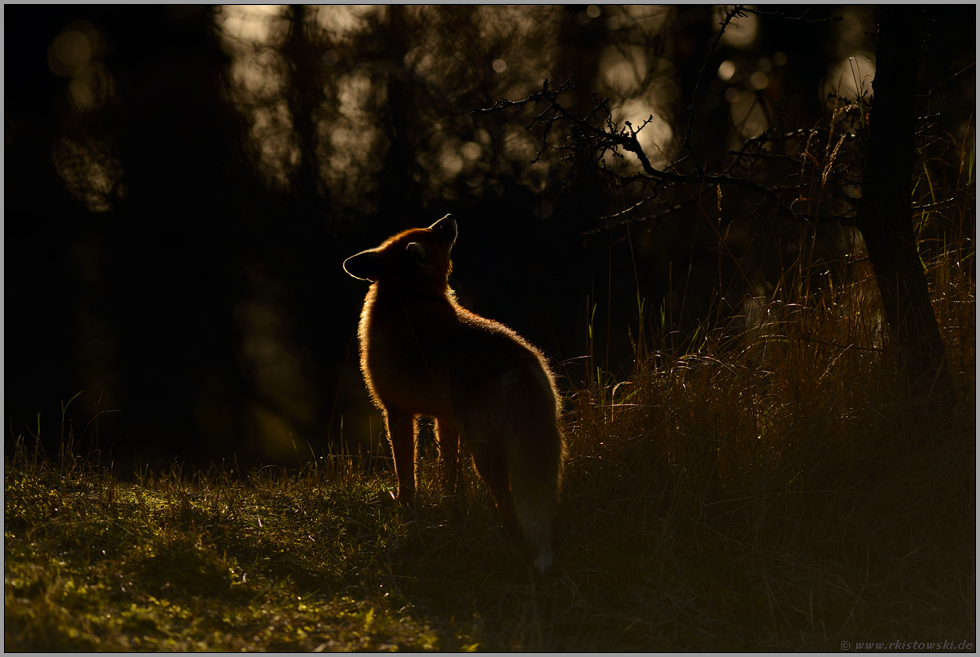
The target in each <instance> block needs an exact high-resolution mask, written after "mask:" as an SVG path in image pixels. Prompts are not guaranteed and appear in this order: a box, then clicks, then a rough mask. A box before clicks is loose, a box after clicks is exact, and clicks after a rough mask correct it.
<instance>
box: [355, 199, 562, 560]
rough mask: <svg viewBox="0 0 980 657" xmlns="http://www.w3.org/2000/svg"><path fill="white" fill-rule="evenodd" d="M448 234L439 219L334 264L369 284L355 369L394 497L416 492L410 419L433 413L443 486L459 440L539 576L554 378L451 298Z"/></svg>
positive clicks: (550, 482)
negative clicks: (386, 459) (378, 417)
mask: <svg viewBox="0 0 980 657" xmlns="http://www.w3.org/2000/svg"><path fill="white" fill-rule="evenodd" d="M456 234H457V232H456V221H455V220H454V219H453V217H452V215H446V216H445V217H443V218H442V219H440V220H439V221H437V222H435V223H434V224H432V225H431V226H429V227H428V228H415V229H412V230H406V231H404V232H401V233H398V234H397V235H395V236H393V237H391V238H389V239H388V240H386V241H385V242H384V243H383V244H381V246H379V247H377V248H374V249H370V250H368V251H362V252H361V253H358V254H357V255H353V256H351V257H350V258H348V259H347V260H345V261H344V270H345V271H346V272H347V273H348V274H350V275H351V276H353V277H354V278H360V279H364V280H368V281H371V287H370V289H369V290H368V293H367V297H366V298H365V300H364V309H363V311H362V312H361V321H360V325H359V327H358V336H359V338H360V343H361V371H362V372H363V373H364V380H365V382H366V383H367V387H368V390H369V391H370V393H371V397H372V400H373V401H374V403H375V405H376V406H377V407H378V409H379V410H380V411H381V412H382V414H383V415H384V419H385V426H386V428H387V430H388V438H389V439H390V440H391V450H392V453H393V455H394V460H395V474H396V476H397V478H398V500H399V502H403V503H407V502H411V501H412V499H413V497H414V495H415V439H416V420H415V418H416V417H417V416H425V417H433V418H435V421H436V435H437V438H438V443H439V458H440V461H441V462H442V464H443V466H444V472H445V478H446V481H447V484H448V486H449V487H450V488H451V489H453V490H454V489H455V485H456V477H457V470H456V461H457V458H458V450H459V440H460V438H462V441H463V444H464V445H465V446H466V447H467V449H468V450H469V452H470V453H471V454H472V456H473V462H474V464H475V465H476V469H477V472H478V473H479V474H480V476H481V477H482V478H483V481H484V482H485V483H486V485H487V487H488V488H489V489H490V492H491V493H492V494H493V498H494V501H495V502H496V506H497V511H498V513H499V514H500V519H501V521H502V523H503V525H504V528H505V529H506V530H507V533H508V534H509V535H510V536H511V538H512V539H513V540H514V541H515V543H516V544H517V545H522V543H523V544H524V545H526V546H527V547H529V548H531V550H532V551H534V553H535V556H536V559H537V565H538V568H539V569H540V570H541V571H542V572H543V571H545V570H547V569H548V568H549V567H550V566H551V563H552V547H551V529H552V523H553V519H554V516H555V511H556V508H557V506H558V491H559V486H560V480H561V474H562V462H563V459H564V445H563V442H562V435H561V431H560V429H559V427H558V415H559V409H558V392H557V389H556V388H555V379H554V375H553V374H552V372H551V370H550V369H549V367H548V364H547V362H546V361H545V358H544V356H543V355H542V354H541V352H540V351H538V350H537V349H535V348H534V347H532V346H531V345H530V344H528V343H527V342H526V341H525V340H524V339H523V338H521V337H520V336H519V335H517V333H515V332H514V331H512V330H511V329H509V328H507V327H506V326H504V325H503V324H500V323H499V322H495V321H493V320H490V319H485V318H483V317H480V316H479V315H476V314H474V313H471V312H469V311H468V310H466V309H464V308H462V307H461V306H460V305H459V304H458V303H457V302H456V298H455V295H454V294H453V291H452V289H450V287H449V273H450V271H451V270H452V262H451V261H450V257H449V252H450V251H451V250H452V248H453V245H454V244H455V242H456Z"/></svg>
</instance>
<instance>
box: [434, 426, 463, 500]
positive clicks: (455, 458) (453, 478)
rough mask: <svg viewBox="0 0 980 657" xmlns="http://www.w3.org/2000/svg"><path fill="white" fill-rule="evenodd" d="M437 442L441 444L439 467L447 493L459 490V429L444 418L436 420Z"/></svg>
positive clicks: (450, 493)
mask: <svg viewBox="0 0 980 657" xmlns="http://www.w3.org/2000/svg"><path fill="white" fill-rule="evenodd" d="M436 440H437V442H438V443H439V465H440V467H441V468H442V477H443V485H444V486H445V490H446V493H448V494H449V495H455V494H456V493H457V492H458V490H459V429H457V428H456V425H455V423H453V422H451V421H450V420H448V419H446V418H444V417H437V418H436Z"/></svg>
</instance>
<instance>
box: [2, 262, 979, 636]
mask: <svg viewBox="0 0 980 657" xmlns="http://www.w3.org/2000/svg"><path fill="white" fill-rule="evenodd" d="M971 257H972V252H971V253H967V254H965V255H964V254H963V253H960V254H959V255H958V256H957V254H956V253H952V252H950V251H947V252H946V253H944V255H942V256H940V259H939V260H938V261H936V262H935V263H932V264H931V270H932V271H933V272H936V275H934V276H933V294H934V298H935V300H936V301H935V303H936V310H937V313H938V315H939V317H940V323H941V325H942V326H944V327H945V329H944V330H945V338H946V341H947V345H948V347H949V351H950V363H951V366H952V370H953V371H954V373H955V374H954V375H955V386H956V388H957V390H958V393H959V405H958V408H957V410H956V411H943V410H942V408H943V406H942V405H941V404H942V403H943V402H942V400H938V401H936V402H935V404H934V405H933V406H929V404H933V402H932V401H930V402H927V403H926V405H925V406H920V407H915V406H912V405H909V404H908V403H906V402H903V401H902V399H903V398H902V395H901V391H900V390H897V389H896V388H895V386H894V384H893V382H894V381H895V380H896V379H897V377H895V376H894V371H893V368H892V364H891V362H890V360H889V358H888V356H887V353H888V351H887V349H883V348H882V345H883V343H882V340H884V339H886V338H885V337H883V333H882V329H881V324H880V320H879V317H880V313H876V312H875V311H874V302H873V299H872V297H874V294H873V293H872V292H871V290H873V287H872V285H871V282H870V279H869V278H868V277H867V272H865V273H864V274H863V278H861V277H860V276H858V277H856V278H855V281H854V282H851V283H849V284H847V285H838V286H836V287H835V289H836V290H837V291H836V292H834V293H833V294H829V295H826V294H824V295H814V296H812V297H811V296H808V295H806V294H801V297H800V298H801V302H800V303H799V304H796V305H793V306H778V305H772V306H770V307H768V308H767V309H765V311H766V312H765V313H764V315H763V316H764V317H765V320H764V321H762V322H761V323H760V324H758V325H757V326H756V327H755V328H753V329H752V330H749V331H747V332H745V333H743V334H741V335H740V336H739V337H738V338H737V339H734V340H732V339H728V340H722V339H721V338H719V337H716V336H709V337H707V338H706V339H705V341H704V342H703V343H702V344H699V345H697V346H698V349H697V351H696V352H694V353H690V354H689V355H686V356H683V357H675V358H667V357H664V356H663V355H662V354H654V355H652V356H649V357H647V356H645V355H644V354H642V353H641V354H638V361H639V362H638V365H637V368H636V373H635V375H634V377H633V378H632V379H631V380H630V381H629V383H628V384H623V385H615V382H612V381H603V380H601V377H597V380H596V381H594V382H593V383H592V384H591V385H590V386H589V387H588V389H586V390H582V391H579V392H577V393H575V394H574V395H572V396H571V398H570V400H569V404H568V405H567V407H566V408H568V409H571V410H570V412H569V413H568V416H567V434H568V439H569V456H570V458H569V462H568V467H567V473H566V481H565V486H564V495H563V506H562V510H561V513H560V516H559V519H558V526H557V536H558V545H557V555H556V557H557V558H556V565H555V567H554V568H553V570H552V571H550V572H549V573H547V574H545V575H543V576H542V575H539V574H537V573H533V572H531V571H530V570H528V569H527V568H526V567H525V566H524V565H523V564H522V563H521V562H520V561H519V559H518V558H517V556H516V555H515V554H514V552H513V550H512V549H511V548H510V546H509V544H508V543H507V541H506V539H505V538H504V537H503V536H502V535H501V533H500V531H499V530H498V528H497V524H496V519H495V517H494V514H493V511H492V509H491V507H490V505H489V503H488V500H487V497H486V495H485V491H484V490H483V489H482V486H481V484H480V483H479V482H478V481H477V480H476V478H475V477H474V476H473V475H472V473H470V474H469V477H468V482H469V485H468V492H467V494H466V495H465V496H464V498H463V499H462V500H461V501H459V502H452V501H449V500H443V499H440V497H441V494H440V491H439V488H438V486H437V485H435V484H433V482H432V480H433V472H434V468H433V467H432V465H431V459H430V462H429V463H428V464H423V466H422V468H421V476H422V482H421V488H420V502H419V504H418V507H417V508H416V509H414V510H410V509H400V508H398V507H396V506H394V505H393V504H391V503H390V495H389V492H390V488H391V483H392V477H391V475H390V473H387V474H380V475H375V474H365V473H364V472H363V471H362V470H361V469H360V468H358V467H356V465H355V464H352V463H351V462H350V461H348V460H346V459H344V458H334V457H324V458H321V459H319V460H318V461H317V463H316V464H312V465H311V466H310V467H308V468H306V469H305V470H303V471H301V472H289V473H284V472H281V471H278V470H275V469H263V470H259V471H255V472H252V473H247V474H242V473H239V472H234V471H231V470H228V471H224V470H220V469H215V470H213V471H212V472H209V473H203V474H202V473H198V474H194V475H186V474H185V475H181V473H179V472H172V473H169V474H165V475H159V476H157V477H155V478H146V479H144V480H143V481H142V482H141V483H139V484H124V483H120V482H119V481H116V480H115V479H114V478H113V477H112V476H111V475H109V474H108V473H106V472H105V471H104V470H101V469H100V468H99V467H97V466H96V465H94V464H92V463H88V462H86V461H84V460H80V459H76V458H74V457H71V456H70V455H69V456H62V457H61V458H59V459H56V460H55V461H54V462H52V461H48V460H45V459H42V458H39V457H37V456H36V455H35V454H33V453H31V450H30V449H29V448H28V447H26V446H25V443H24V441H21V442H20V449H19V450H18V452H17V455H16V456H15V457H13V458H11V459H8V460H7V461H6V462H5V465H4V476H5V481H4V491H5V504H4V518H5V527H4V550H5V563H4V616H5V618H4V620H5V625H4V647H5V649H6V650H127V649H128V650H133V649H136V650H146V649H149V650H158V649H163V650H199V649H206V650H240V649H263V650H315V649H324V650H326V649H329V650H336V649H356V650H386V649H396V648H397V649H410V650H428V649H436V650H468V649H480V650H507V649H531V650H559V651H560V650H749V649H750V650H837V649H839V646H840V644H841V642H842V641H850V642H851V644H852V646H853V645H854V644H856V643H857V642H863V641H882V642H886V643H887V642H891V641H945V640H950V641H954V642H955V643H957V644H958V643H959V642H960V641H971V642H973V644H974V645H975V642H976V626H975V613H976V587H975V583H976V573H975V531H976V529H975V528H976V523H975V513H976V511H975V509H976V496H975V435H976V419H975V412H976V405H975V392H976V391H975V371H976V370H975V341H976V325H975V321H976V306H975V299H974V294H975V284H974V283H973V282H972V280H971V279H970V275H969V272H968V270H969V267H964V266H963V263H965V262H967V260H968V259H969V258H971ZM940 274H941V275H940ZM869 299H870V300H869ZM937 409H939V410H937Z"/></svg>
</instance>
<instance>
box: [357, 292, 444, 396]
mask: <svg viewBox="0 0 980 657" xmlns="http://www.w3.org/2000/svg"><path fill="white" fill-rule="evenodd" d="M447 305H448V304H447ZM455 318H456V315H455V311H453V309H452V307H451V306H449V307H448V308H446V307H440V305H439V304H433V303H429V304H414V305H413V304H408V303H404V302H401V301H400V300H398V299H393V300H386V299H381V300H378V299H371V298H369V299H368V300H367V302H366V303H365V307H364V312H363V313H362V315H361V325H360V330H359V333H360V339H361V362H362V366H363V367H364V369H365V370H366V372H365V373H366V374H368V376H369V377H370V380H371V384H372V387H373V388H374V389H375V392H376V393H377V394H379V395H381V396H382V397H384V396H386V395H385V393H386V392H387V391H390V390H396V389H397V390H398V391H400V394H406V392H407V391H410V390H412V389H417V390H418V391H419V392H423V391H424V390H425V389H427V388H430V387H431V386H433V385H437V384H438V383H439V381H440V380H441V379H443V378H445V375H446V372H447V370H448V368H449V366H450V364H451V362H452V361H453V354H454V352H455V349H456V342H457V340H456V339H455V337H456V333H457V331H456V330H455V329H456V328H457V327H455V326H454V323H455Z"/></svg>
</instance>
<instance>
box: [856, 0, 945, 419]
mask: <svg viewBox="0 0 980 657" xmlns="http://www.w3.org/2000/svg"><path fill="white" fill-rule="evenodd" d="M921 21H922V12H921V10H920V9H918V8H916V7H913V6H911V5H890V6H887V7H882V8H881V9H880V11H879V18H878V44H877V49H876V52H877V73H876V74H875V79H874V98H873V105H872V109H871V117H870V123H871V134H870V139H869V144H868V164H867V170H866V174H865V182H864V198H863V202H862V216H861V218H860V224H859V225H860V228H861V232H862V234H863V235H864V241H865V243H866V244H867V247H868V256H869V258H870V260H871V264H872V266H873V267H874V272H875V278H876V280H877V283H878V290H879V291H880V293H881V299H882V302H883V304H884V310H885V316H886V318H887V320H888V326H889V329H890V331H891V337H892V340H893V343H894V345H895V346H896V348H897V350H898V358H899V365H900V367H901V368H902V371H903V373H904V375H905V383H906V384H907V387H908V390H909V392H910V394H911V396H912V399H913V400H923V399H926V398H927V397H928V398H935V397H936V396H937V395H938V396H942V397H945V393H948V392H949V391H950V389H951V383H950V378H949V371H948V368H947V364H946V359H945V348H944V346H943V341H942V336H941V335H940V333H939V325H938V323H937V322H936V315H935V313H934V312H933V309H932V305H931V302H930V299H929V289H928V285H927V283H926V277H925V272H924V271H923V268H922V263H921V261H920V259H919V254H918V251H917V250H916V245H915V236H914V233H913V227H912V167H913V159H914V155H915V144H914V128H915V80H916V69H917V64H918V57H919V47H920V44H921V31H920V24H921Z"/></svg>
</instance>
